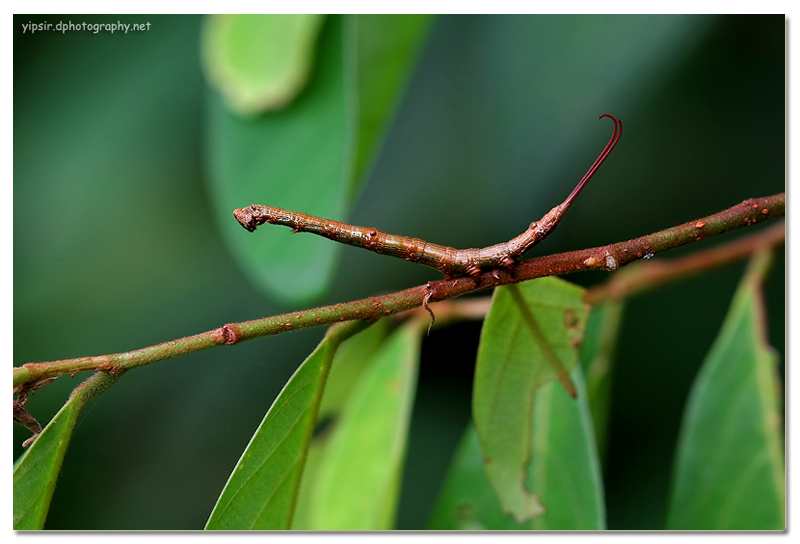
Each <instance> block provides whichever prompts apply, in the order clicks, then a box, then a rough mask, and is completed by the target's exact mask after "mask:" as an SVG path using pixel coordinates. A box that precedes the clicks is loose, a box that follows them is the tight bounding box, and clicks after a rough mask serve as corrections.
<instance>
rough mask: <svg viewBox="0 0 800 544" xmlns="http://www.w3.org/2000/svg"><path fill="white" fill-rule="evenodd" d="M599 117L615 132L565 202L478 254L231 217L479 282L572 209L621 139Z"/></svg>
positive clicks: (264, 217) (349, 229) (289, 218)
mask: <svg viewBox="0 0 800 544" xmlns="http://www.w3.org/2000/svg"><path fill="white" fill-rule="evenodd" d="M603 117H608V118H610V119H612V120H613V121H614V133H613V134H612V135H611V139H610V140H609V141H608V143H607V144H606V146H605V147H604V148H603V151H602V152H601V153H600V155H599V156H598V157H597V159H596V160H595V161H594V163H593V164H592V166H591V167H590V168H589V170H588V171H587V172H586V174H585V175H584V176H583V178H582V179H581V181H580V182H579V183H578V185H577V186H576V187H575V189H573V190H572V193H570V195H569V196H568V197H567V199H566V200H565V201H564V202H562V203H561V204H559V205H558V206H556V207H555V208H553V209H552V210H550V211H549V212H547V213H546V214H545V215H544V217H542V218H541V219H540V220H539V221H534V222H533V223H531V224H530V226H529V227H528V229H527V230H526V231H525V232H523V233H522V234H520V235H519V236H516V237H514V238H512V239H511V240H509V241H508V242H503V243H500V244H496V245H493V246H489V247H484V248H480V249H476V248H472V249H455V248H452V247H447V246H440V245H438V244H430V243H428V242H425V241H423V240H419V239H417V238H410V237H408V236H398V235H396V234H387V233H385V232H383V231H380V230H378V229H374V228H368V227H356V226H353V225H347V224H345V223H340V222H338V221H333V220H331V219H322V218H319V217H314V216H313V215H308V214H304V213H298V212H290V211H287V210H282V209H280V208H273V207H272V206H263V205H260V204H253V205H251V206H248V207H246V208H240V209H237V210H235V211H234V212H233V215H234V216H235V217H236V219H237V220H238V221H239V223H240V224H241V225H242V226H243V227H244V228H245V229H247V230H248V231H250V232H253V231H255V230H256V227H258V226H259V225H263V224H264V223H271V224H276V225H285V226H287V227H291V228H292V232H293V233H297V232H310V233H313V234H317V235H319V236H323V237H325V238H328V239H330V240H334V241H337V242H341V243H343V244H349V245H351V246H356V247H363V248H364V249H368V250H370V251H374V252H375V253H380V254H382V255H390V256H392V257H398V258H400V259H405V260H407V261H412V262H417V263H421V264H424V265H425V266H430V267H432V268H435V269H437V270H439V271H440V272H442V273H443V274H444V275H445V278H447V279H451V278H452V277H453V276H455V275H466V274H469V275H470V276H472V277H473V278H474V279H475V281H477V280H478V278H480V275H481V273H482V271H483V270H491V269H495V268H499V267H501V266H502V267H505V268H507V269H508V270H511V269H512V268H513V267H514V265H515V264H516V260H517V258H518V257H520V256H521V255H522V254H523V253H525V252H526V251H528V249H530V248H531V247H533V246H534V245H536V244H537V243H539V242H540V241H542V240H543V239H544V238H545V237H546V236H547V235H548V234H550V232H551V231H552V230H553V229H554V228H555V227H556V225H558V223H559V222H560V221H561V218H562V217H563V216H564V213H565V212H566V211H567V209H568V208H569V206H570V204H572V202H573V200H575V198H576V197H577V196H578V194H579V193H580V192H581V190H582V189H583V187H584V186H585V185H586V183H587V182H588V181H589V180H590V179H591V178H592V176H593V175H594V173H595V172H596V171H597V169H598V168H599V167H600V165H601V164H603V161H605V160H606V157H607V156H608V154H609V153H611V150H612V149H614V146H615V145H617V142H618V141H619V139H620V137H621V136H622V121H621V120H619V119H617V118H616V117H614V116H613V115H609V114H607V113H606V114H603V115H601V116H600V117H598V119H602V118H603Z"/></svg>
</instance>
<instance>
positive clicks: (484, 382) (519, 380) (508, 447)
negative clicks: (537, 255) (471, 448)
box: [473, 278, 588, 523]
mask: <svg viewBox="0 0 800 544" xmlns="http://www.w3.org/2000/svg"><path fill="white" fill-rule="evenodd" d="M517 287H518V288H519V290H520V292H521V294H522V296H523V298H524V300H525V302H526V303H527V306H528V308H529V309H530V312H531V315H532V316H533V319H534V320H535V321H536V323H537V324H538V331H539V332H536V333H535V334H534V331H532V330H531V328H530V326H529V324H528V323H527V322H526V320H525V319H524V318H523V315H522V313H521V312H520V309H519V307H518V305H517V304H516V303H515V302H514V297H513V296H512V294H511V291H510V290H509V289H507V288H505V287H500V288H498V289H496V290H495V294H494V297H493V301H492V307H491V309H490V310H489V314H488V315H487V317H486V322H485V323H484V326H483V329H482V331H481V343H480V347H479V348H478V361H477V365H476V369H475V385H474V390H473V391H474V394H473V418H474V421H475V427H476V430H477V432H478V437H479V439H480V443H481V448H482V450H483V457H484V463H485V465H486V471H487V474H488V477H489V481H490V482H491V484H492V486H493V488H494V489H495V492H496V493H497V495H498V498H499V499H500V503H501V504H502V505H503V510H504V511H506V512H508V513H510V514H512V515H513V516H514V518H515V520H516V521H517V522H518V523H520V522H522V521H525V520H527V519H529V518H531V517H532V516H536V515H541V514H542V513H543V512H544V508H543V507H542V504H541V502H540V498H539V497H537V496H536V495H535V494H533V493H531V492H530V491H529V490H528V489H527V488H526V486H525V483H524V482H525V475H526V474H527V466H528V463H529V462H530V459H531V443H532V436H531V422H532V418H533V409H534V404H535V400H536V395H537V394H538V393H539V388H541V387H542V386H543V385H545V384H547V383H549V382H552V381H554V380H556V379H557V378H558V372H557V366H559V363H560V367H561V368H563V369H564V370H565V371H566V372H570V371H571V370H572V368H574V367H575V365H576V363H577V359H578V357H577V350H576V346H577V344H578V343H579V342H580V340H581V338H582V336H583V330H584V328H585V324H586V318H587V315H588V308H587V307H586V305H585V304H584V303H583V301H582V299H581V297H582V293H583V290H582V289H581V288H580V287H577V286H575V285H572V284H570V283H567V282H565V281H563V280H560V279H558V278H542V279H539V280H535V281H530V282H525V283H523V284H520V285H519V286H517ZM539 336H542V337H543V339H544V342H543V341H542V338H539ZM545 342H546V343H545ZM552 357H555V358H557V361H555V362H554V361H552V360H551V358H552Z"/></svg>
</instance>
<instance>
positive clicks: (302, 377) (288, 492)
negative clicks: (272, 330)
mask: <svg viewBox="0 0 800 544" xmlns="http://www.w3.org/2000/svg"><path fill="white" fill-rule="evenodd" d="M366 326H367V323H366V322H363V321H355V322H351V323H348V324H346V325H343V326H341V327H335V328H332V329H331V330H330V331H329V332H328V335H327V336H326V337H325V338H324V339H323V341H322V342H321V343H320V344H319V346H317V349H315V350H314V352H313V353H312V354H311V355H309V356H308V358H307V359H306V360H305V361H304V362H303V364H302V365H301V366H300V368H298V369H297V371H296V372H295V373H294V375H293V376H292V377H291V379H290V380H289V382H288V383H287V384H286V386H284V388H283V390H282V391H281V393H280V395H278V398H277V399H275V402H274V403H273V404H272V406H271V407H270V409H269V411H268V412H267V415H266V416H265V417H264V420H263V421H262V422H261V425H259V427H258V429H257V430H256V432H255V434H254V435H253V438H252V439H251V440H250V443H249V444H248V445H247V448H246V449H245V450H244V453H243V454H242V457H241V458H240V459H239V462H238V463H237V464H236V468H235V469H234V470H233V473H232V474H231V476H230V478H229V479H228V483H227V484H226V485H225V488H224V489H223V490H222V494H221V495H220V497H219V499H218V500H217V504H216V505H215V506H214V510H213V511H212V512H211V516H210V517H209V519H208V522H207V523H206V529H223V530H234V529H288V528H289V527H290V526H291V522H292V513H293V511H294V506H295V501H296V499H297V493H298V488H299V486H300V477H301V475H302V472H303V465H304V462H305V459H306V452H307V450H308V445H309V442H310V440H311V434H312V432H313V430H314V425H315V423H316V416H317V411H318V409H319V404H320V400H321V398H322V392H323V390H324V388H325V380H326V379H327V376H328V371H329V370H330V365H331V361H332V360H333V355H334V353H335V352H336V349H337V348H338V346H339V344H340V343H341V342H342V341H343V340H344V339H346V338H348V337H349V336H351V335H353V334H355V333H356V332H358V331H360V330H362V329H363V328H364V327H366Z"/></svg>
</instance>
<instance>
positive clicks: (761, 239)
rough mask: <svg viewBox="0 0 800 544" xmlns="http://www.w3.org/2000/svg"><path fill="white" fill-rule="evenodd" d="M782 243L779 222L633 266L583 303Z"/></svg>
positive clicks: (615, 296) (627, 293)
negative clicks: (674, 256)
mask: <svg viewBox="0 0 800 544" xmlns="http://www.w3.org/2000/svg"><path fill="white" fill-rule="evenodd" d="M785 241H786V223H785V222H783V221H781V222H780V223H779V224H777V225H773V226H771V227H769V228H768V229H763V230H759V231H758V232H756V233H755V234H751V235H749V236H745V237H742V238H740V239H738V240H734V241H733V242H729V243H727V244H724V245H721V246H718V247H714V248H711V249H706V250H704V251H698V252H697V253H693V254H691V255H687V256H686V257H681V258H679V259H672V260H668V261H649V262H640V263H636V264H634V265H633V266H631V267H630V268H626V269H625V270H621V271H620V272H619V273H618V274H614V275H613V276H611V278H610V279H609V280H608V281H606V282H604V283H601V284H600V285H596V286H594V287H592V288H591V289H589V290H588V291H586V294H585V295H584V296H583V300H584V301H586V302H588V303H589V304H596V303H598V302H601V301H603V300H606V299H609V298H613V299H620V298H624V297H628V296H630V295H633V294H637V293H640V292H642V291H646V290H648V289H650V288H652V287H656V286H658V285H661V284H663V283H667V282H670V281H673V280H676V279H679V278H685V277H687V276H690V275H692V274H696V273H698V272H702V271H704V270H708V269H709V268H714V267H716V266H721V265H724V264H727V263H730V262H733V261H737V260H739V259H743V258H745V257H747V256H748V255H751V254H752V253H754V252H755V251H756V250H758V249H760V248H768V247H773V246H778V245H781V244H783V243H784V242H785Z"/></svg>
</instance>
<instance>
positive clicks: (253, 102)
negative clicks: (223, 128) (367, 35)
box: [203, 15, 324, 115]
mask: <svg viewBox="0 0 800 544" xmlns="http://www.w3.org/2000/svg"><path fill="white" fill-rule="evenodd" d="M323 20H324V16H322V15H211V16H209V17H208V18H207V19H206V25H205V29H204V32H203V61H204V65H205V69H206V72H207V73H208V79H209V80H210V81H211V83H212V84H213V85H214V86H215V87H216V88H217V90H218V91H219V92H220V93H222V95H223V96H225V98H226V100H227V102H228V105H229V106H230V107H231V108H232V109H233V110H235V111H236V112H238V113H239V114H241V115H257V114H259V113H263V112H264V111H267V110H274V109H280V108H282V107H284V106H286V105H287V104H288V103H289V102H290V101H291V100H292V99H293V98H294V97H295V96H297V94H298V93H299V92H300V91H301V89H302V88H303V86H304V85H305V83H306V81H307V80H308V76H309V73H310V72H311V65H312V64H313V60H314V44H315V42H316V38H317V36H318V35H319V29H320V28H321V26H322V22H323Z"/></svg>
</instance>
